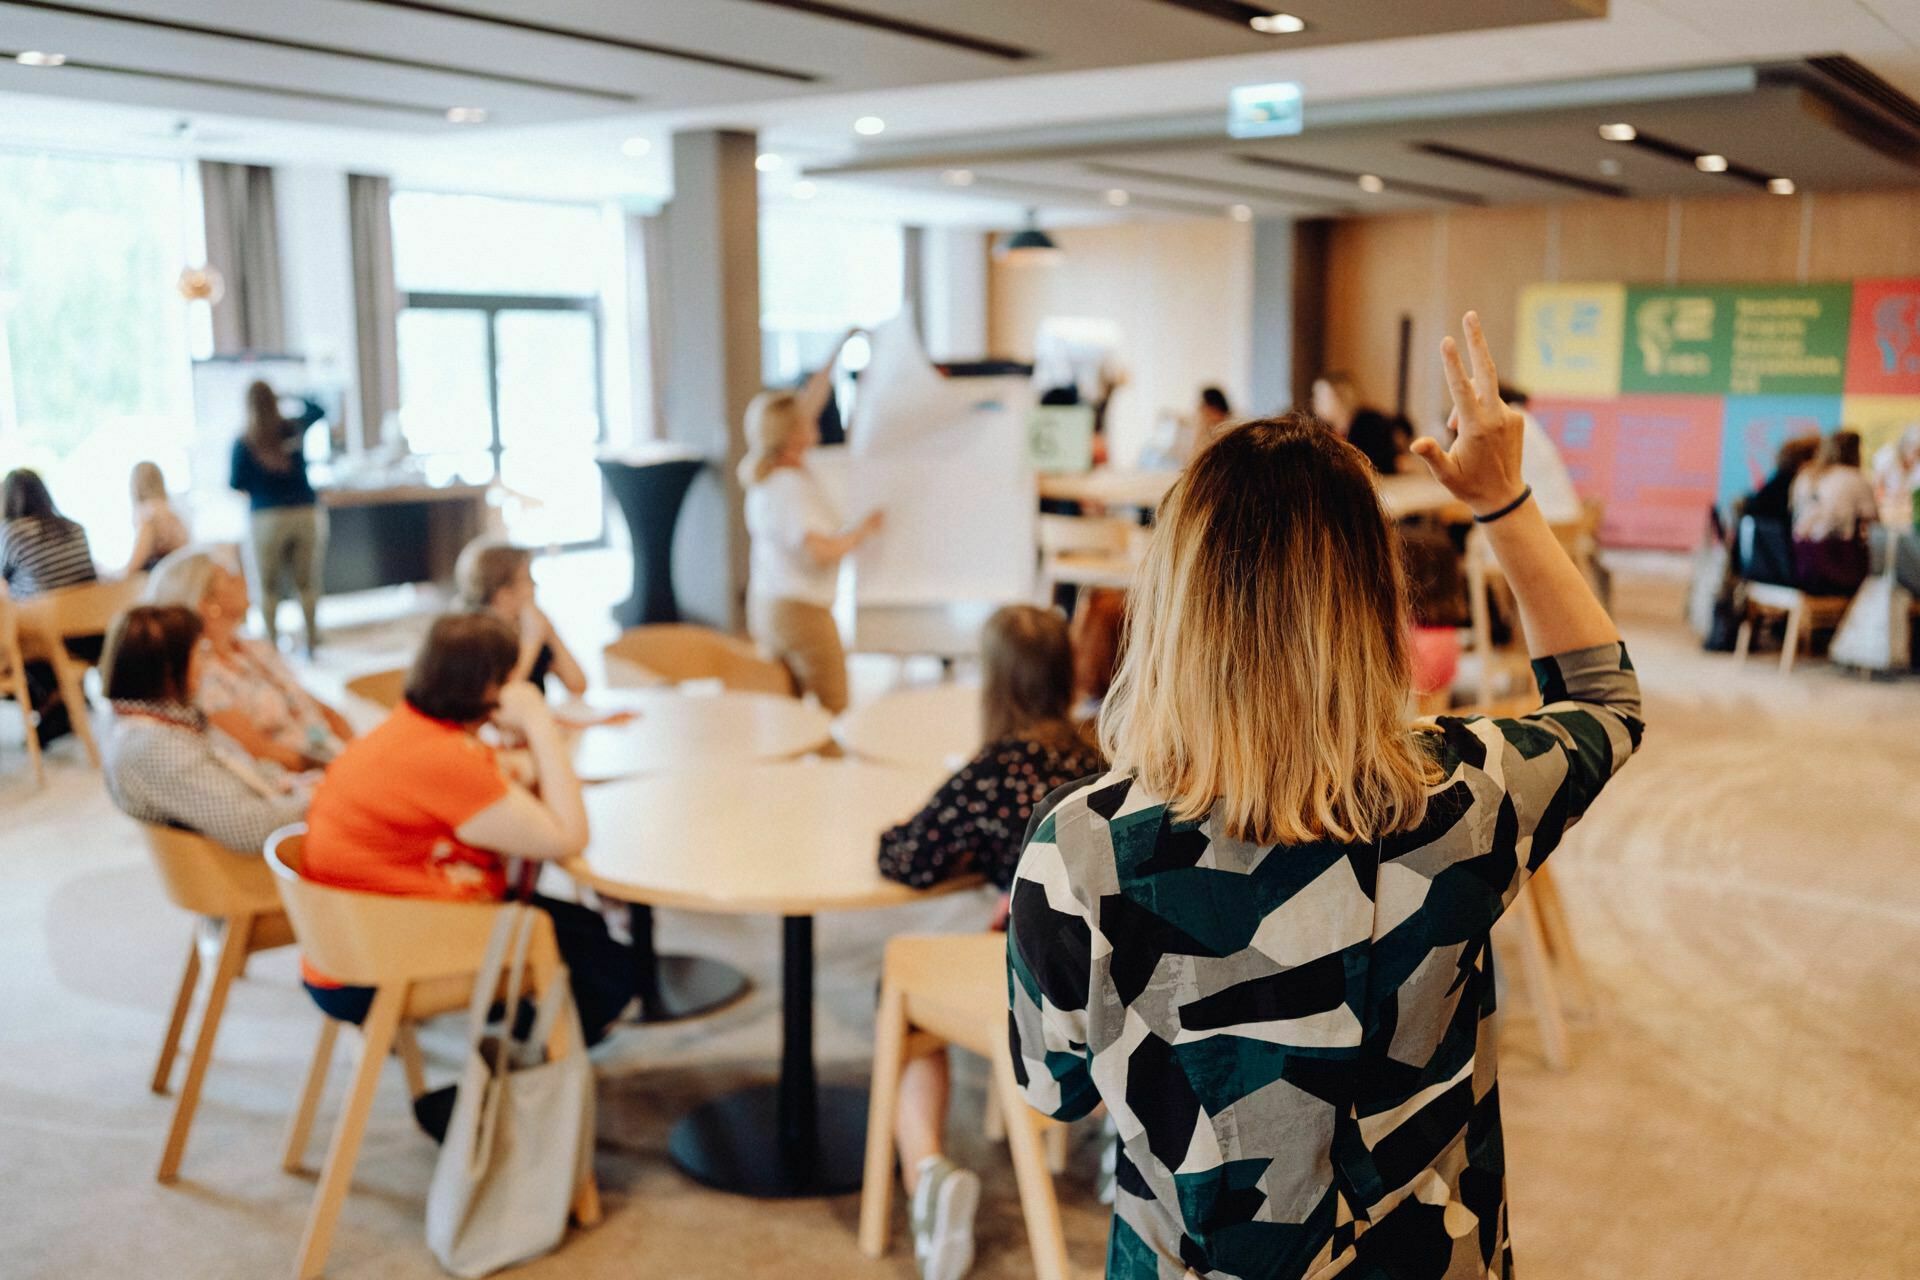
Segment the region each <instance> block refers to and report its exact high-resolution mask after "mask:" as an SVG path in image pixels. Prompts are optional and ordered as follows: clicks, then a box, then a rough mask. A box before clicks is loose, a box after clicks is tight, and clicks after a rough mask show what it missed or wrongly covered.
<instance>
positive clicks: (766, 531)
mask: <svg viewBox="0 0 1920 1280" xmlns="http://www.w3.org/2000/svg"><path fill="white" fill-rule="evenodd" d="M810 410H811V411H810ZM818 416H819V410H818V408H817V407H814V406H813V405H812V402H811V401H809V400H808V399H807V398H806V397H805V395H804V394H802V393H796V392H792V391H763V392H761V393H760V394H759V395H757V396H755V397H754V398H753V403H752V404H750V405H748V406H747V456H746V457H745V458H744V459H743V460H742V461H741V463H740V483H741V484H742V485H744V486H746V490H747V510H746V518H747V533H748V534H749V535H750V536H751V538H752V548H753V549H752V555H751V559H750V567H749V571H748V578H747V627H748V630H750V631H751V632H752V633H753V638H754V640H755V641H756V642H757V643H758V644H759V645H760V647H761V648H762V649H764V650H766V651H767V653H768V654H769V655H770V656H772V657H773V658H774V659H775V660H776V661H778V662H780V663H782V664H783V665H784V666H785V667H786V668H787V670H788V671H789V672H790V673H792V675H793V679H794V683H795V685H797V686H798V687H799V690H800V692H801V693H802V694H807V693H811V694H812V695H813V696H814V697H815V698H817V699H819V702H820V705H821V706H822V707H823V708H825V709H826V710H827V711H829V712H832V713H833V714H835V715H838V714H839V713H840V712H842V711H845V710H846V709H847V656H846V651H845V650H844V649H843V648H842V647H841V644H840V629H839V627H838V626H837V625H836V624H835V623H834V620H833V595H834V587H835V584H836V583H837V581H838V578H839V572H840V562H841V561H842V560H843V559H845V558H846V557H847V556H848V555H849V554H850V553H852V551H853V550H854V548H856V547H858V546H859V545H860V544H861V543H863V542H865V541H867V540H868V539H869V538H871V537H873V536H874V535H875V534H877V533H879V532H880V528H881V524H882V523H883V521H882V517H881V513H880V512H878V511H874V512H871V513H869V514H868V515H867V517H866V518H865V519H864V520H862V521H860V522H859V523H858V524H856V525H852V526H848V525H847V524H846V523H845V522H844V521H843V520H842V519H841V517H840V513H839V512H837V511H835V510H834V506H833V502H832V500H831V499H830V498H828V496H827V492H826V489H825V488H824V487H823V486H822V485H821V483H820V479H819V477H818V476H816V475H814V474H813V472H812V471H810V470H808V469H807V451H808V450H809V449H811V448H813V446H814V445H815V444H817V443H818V442H819V439H820V432H819V428H818V427H817V426H816V425H815V419H816V418H817V417H818Z"/></svg>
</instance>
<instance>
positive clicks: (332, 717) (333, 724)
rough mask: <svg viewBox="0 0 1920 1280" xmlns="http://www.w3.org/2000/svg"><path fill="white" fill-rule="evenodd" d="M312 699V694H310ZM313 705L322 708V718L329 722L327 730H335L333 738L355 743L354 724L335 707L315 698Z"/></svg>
mask: <svg viewBox="0 0 1920 1280" xmlns="http://www.w3.org/2000/svg"><path fill="white" fill-rule="evenodd" d="M307 696H308V697H310V698H312V697H313V695H312V694H308V695H307ZM313 705H314V706H316V707H318V708H320V718H321V719H323V720H325V721H326V722H327V728H329V729H331V730H333V736H334V737H336V738H338V739H340V741H342V742H352V741H353V737H354V734H353V724H352V722H351V721H349V720H348V719H347V718H346V717H345V716H343V715H341V714H340V713H339V712H338V711H336V710H334V709H333V707H331V706H330V705H328V704H327V703H326V702H324V701H322V700H321V699H319V698H313Z"/></svg>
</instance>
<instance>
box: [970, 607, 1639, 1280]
mask: <svg viewBox="0 0 1920 1280" xmlns="http://www.w3.org/2000/svg"><path fill="white" fill-rule="evenodd" d="M1534 674H1535V676H1536V678H1537V679H1538V681H1539V684H1540V692H1541V697H1542V700H1543V702H1544V703H1545V705H1544V706H1542V707H1541V709H1540V710H1538V711H1536V712H1534V713H1532V714H1531V715H1527V716H1522V717H1520V718H1518V719H1513V720H1488V719H1482V718H1478V717H1474V718H1468V719H1454V718H1451V717H1443V718H1441V719H1440V720H1439V721H1438V723H1437V726H1436V727H1435V728H1434V729H1433V730H1432V731H1431V732H1427V733H1423V734H1422V735H1421V738H1420V741H1421V743H1422V745H1423V746H1424V747H1425V749H1426V750H1427V752H1428V753H1429V754H1430V756H1431V757H1432V759H1433V763H1434V766H1435V769H1434V772H1435V776H1436V779H1437V780H1436V781H1435V782H1434V783H1433V785H1432V787H1431V789H1430V791H1429V798H1428V803H1427V815H1426V818H1425V820H1424V821H1423V822H1422V823H1421V824H1420V825H1419V826H1418V827H1417V828H1415V829H1414V830H1412V831H1408V832H1405V833H1402V834H1399V835H1394V836H1389V837H1386V838H1384V839H1382V840H1379V841H1369V842H1367V843H1364V844H1340V843H1338V842H1336V841H1332V840H1322V841H1317V842H1309V843H1305V844H1299V845H1293V846H1288V847H1278V846H1265V847H1262V846H1256V845H1252V844H1249V843H1247V842H1246V841H1243V840H1236V839H1232V838H1230V837H1229V836H1228V835H1226V833H1225V832H1224V831H1223V830H1222V829H1221V827H1220V825H1219V824H1218V823H1217V822H1216V821H1215V820H1214V818H1213V817H1212V815H1208V816H1207V817H1206V818H1204V819H1202V820H1200V821H1197V822H1186V821H1176V820H1175V819H1174V818H1173V817H1172V816H1171V815H1170V814H1169V813H1168V812H1167V809H1166V806H1165V804H1164V803H1163V802H1162V801H1161V800H1160V799H1159V798H1157V797H1155V796H1153V795H1150V794H1147V792H1146V790H1145V788H1143V787H1140V786H1139V785H1137V784H1136V782H1135V781H1134V780H1133V779H1132V778H1130V777H1129V776H1127V775H1126V774H1120V773H1115V774H1109V775H1107V776H1106V777H1104V778H1101V779H1098V780H1096V781H1095V782H1093V783H1091V784H1088V785H1083V786H1081V787H1079V788H1078V789H1077V790H1075V791H1074V792H1072V793H1071V794H1069V795H1067V796H1066V797H1065V798H1064V799H1061V800H1060V801H1059V803H1058V804H1057V806H1056V807H1055V808H1054V809H1053V810H1052V811H1051V812H1050V813H1048V814H1046V816H1044V817H1043V818H1042V819H1041V821H1040V823H1039V824H1038V826H1037V828H1036V830H1035V832H1034V835H1033V838H1032V840H1031V841H1030V842H1029V843H1028V845H1027V850H1026V854H1025V856H1024V857H1023V858H1022V859H1021V861H1020V867H1019V874H1018V878H1017V879H1016V880H1015V882H1014V888H1013V908H1012V915H1011V921H1010V924H1009V931H1008V950H1009V960H1010V962H1011V963H1010V966H1009V968H1010V972H1011V977H1010V981H1009V998H1010V1001H1011V1004H1012V1014H1013V1018H1012V1033H1013V1052H1014V1075H1015V1077H1016V1079H1018V1080H1019V1082H1020V1084H1021V1087H1022V1089H1023V1090H1024V1092H1025V1094H1026V1098H1027V1101H1028V1102H1030V1103H1031V1104H1032V1105H1033V1106H1035V1107H1037V1108H1039V1109H1040V1110H1042V1111H1045V1112H1047V1113H1049V1114H1051V1115H1054V1116H1058V1117H1061V1118H1063V1119H1069V1118H1073V1117H1077V1116H1082V1115H1085V1114H1086V1113H1087V1112H1089V1111H1091V1110H1092V1109H1093V1108H1094V1106H1095V1105H1096V1104H1098V1103H1100V1102H1105V1103H1106V1104H1107V1110H1108V1114H1109V1115H1110V1116H1111V1117H1112V1122H1113V1124H1114V1125H1115V1127H1116V1128H1118V1130H1119V1133H1120V1144H1121V1145H1120V1152H1119V1157H1118V1160H1117V1164H1116V1170H1115V1175H1116V1176H1115V1182H1116V1187H1117V1194H1116V1199H1115V1204H1114V1221H1113V1229H1112V1233H1111V1235H1110V1236H1109V1238H1108V1245H1107V1276H1108V1280H1183V1277H1184V1278H1187V1280H1191V1278H1192V1277H1194V1276H1198V1277H1202V1278H1203V1280H1228V1278H1229V1277H1231V1278H1233V1280H1331V1277H1334V1276H1339V1277H1341V1278H1342V1280H1383V1278H1384V1277H1389V1276H1391V1277H1397V1278H1403V1280H1413V1278H1414V1277H1419V1278H1420V1280H1507V1277H1510V1276H1511V1274H1512V1258H1511V1254H1510V1252H1509V1250H1508V1245H1507V1205H1506V1180H1505V1176H1504V1175H1505V1158H1504V1156H1503V1154H1502V1149H1501V1142H1500V1091H1499V1087H1498V1083H1497V1082H1498V1073H1497V1070H1496V1067H1495V1057H1494V1040H1493V1030H1492V1017H1493V1010H1494V1002H1493V993H1494V982H1493V963H1492V957H1491V953H1490V951H1489V947H1488V933H1489V931H1490V930H1491V929H1492V927H1493V922H1494V921H1495V920H1496V919H1497V918H1498V917H1499V915H1500V913H1501V912H1502V911H1503V910H1505V909H1506V907H1507V906H1508V904H1510V903H1511V902H1512V901H1513V900H1514V898H1515V896H1516V895H1518V894H1519V893H1520V891H1521V889H1522V888H1524V887H1525V885H1526V882H1527V877H1528V875H1529V874H1531V873H1532V872H1533V871H1535V870H1536V869H1538V868H1539V866H1540V864H1541V863H1542V862H1543V861H1544V860H1545V859H1546V857H1547V855H1548V854H1549V853H1551V852H1552V851H1553V849H1554V847H1555V846H1556V845H1558V844H1559V843H1560V837H1561V836H1562V834H1564V833H1565V831H1566V829H1567V828H1568V827H1569V826H1571V825H1573V823H1574V822H1575V821H1576V820H1577V819H1578V818H1579V817H1580V815H1581V814H1583V813H1585V812H1586V810H1587V807H1588V806H1589V805H1591V804H1592V803H1593V802H1594V799H1595V798H1596V797H1597V796H1598V795H1599V793H1600V790H1601V788H1602V787H1604V786H1605V785H1606V783H1607V780H1608V779H1609V778H1611V777H1612V776H1613V774H1614V771H1615V770H1617V769H1619V768H1620V766H1621V765H1622V764H1624V763H1625V762H1626V759H1627V757H1628V756H1629V755H1630V754H1632V752H1633V750H1634V749H1635V748H1636V747H1637V746H1638V745H1639V742H1640V734H1641V722H1640V692H1639V683H1638V681H1637V680H1636V678H1635V676H1634V674H1633V667H1632V664H1631V663H1630V662H1629V661H1628V660H1627V655H1626V650H1625V648H1624V647H1622V646H1621V645H1619V644H1617V643H1615V644H1608V645H1602V646H1597V647H1595V648H1591V649H1582V650H1579V651H1577V652H1573V653H1563V654H1560V655H1558V656H1556V657H1552V658H1546V659H1543V660H1541V661H1538V662H1536V663H1534Z"/></svg>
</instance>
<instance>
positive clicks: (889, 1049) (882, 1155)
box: [860, 982, 907, 1258]
mask: <svg viewBox="0 0 1920 1280" xmlns="http://www.w3.org/2000/svg"><path fill="white" fill-rule="evenodd" d="M906 1049H907V997H906V994H905V993H904V992H902V991H901V990H900V989H899V988H898V987H896V986H895V985H894V984H893V983H891V982H886V983H884V984H883V986H882V988H881V992H880V1017H879V1023H878V1025H877V1026H876V1027H875V1030H874V1040H873V1086H872V1088H871V1089H870V1090H869V1091H868V1094H867V1162H866V1169H865V1172H864V1173H863V1174H862V1176H861V1180H860V1252H861V1253H863V1254H865V1255H866V1256H867V1257H869V1258H877V1257H879V1256H880V1255H881V1254H883V1253H885V1252H886V1251H887V1237H888V1235H889V1234H890V1232H891V1229H892V1227H893V1124H894V1112H895V1110H896V1109H897V1108H898V1107H899V1105H900V1073H901V1072H902V1071H903V1070H905V1068H906Z"/></svg>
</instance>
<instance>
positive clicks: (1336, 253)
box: [1326, 214, 1440, 408]
mask: <svg viewBox="0 0 1920 1280" xmlns="http://www.w3.org/2000/svg"><path fill="white" fill-rule="evenodd" d="M1438 234H1439V219H1438V218H1436V217H1434V216H1433V215H1431V214H1401V215H1398V216H1395V217H1388V218H1363V219H1353V220H1350V221H1346V222H1340V223H1336V224H1335V225H1334V228H1333V236H1332V243H1331V249H1330V253H1329V257H1330V259H1331V260H1330V262H1329V263H1328V269H1327V302H1326V317H1327V321H1326V323H1327V367H1328V368H1329V369H1344V370H1346V371H1347V372H1348V373H1351V374H1352V375H1353V376H1354V378H1355V380H1356V381H1357V382H1359V384H1360V388H1361V390H1362V392H1363V393H1364V394H1365V395H1366V396H1367V398H1368V399H1369V400H1371V401H1372V402H1373V403H1374V404H1376V405H1379V406H1380V407H1381V408H1391V407H1392V402H1393V390H1394V378H1395V375H1396V373H1397V370H1398V360H1399V336H1400V317H1401V316H1402V315H1406V316H1410V317H1412V320H1413V350H1414V353H1415V356H1416V359H1415V364H1414V372H1415V374H1416V376H1415V377H1414V378H1413V379H1412V384H1413V387H1414V390H1413V393H1412V398H1413V401H1414V403H1413V404H1412V405H1410V406H1409V407H1411V408H1418V407H1419V401H1420V394H1421V393H1420V390H1419V387H1420V378H1419V377H1418V376H1417V375H1418V373H1419V371H1420V365H1419V361H1418V353H1419V352H1420V351H1422V350H1424V349H1431V348H1432V347H1433V346H1434V344H1436V343H1438V342H1439V341H1440V332H1439V328H1438V322H1437V316H1438V314H1439V312H1438V308H1437V307H1436V305H1435V303H1436V296H1437V290H1436V286H1437V284H1438V280H1437V274H1436V271H1435V267H1436V259H1437V252H1436V250H1437V248H1438V246H1437V244H1436V237H1437V235H1438Z"/></svg>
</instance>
